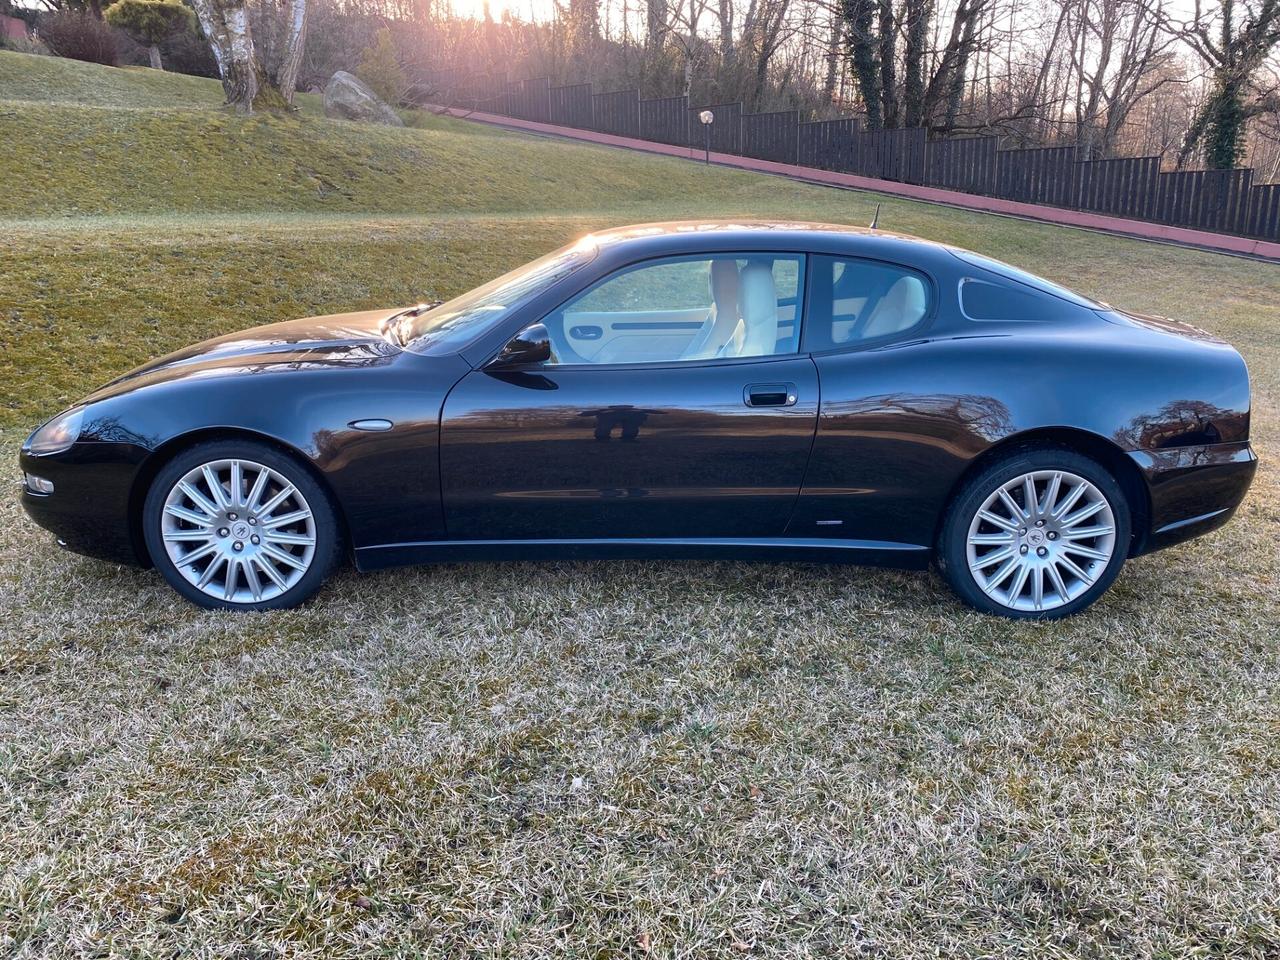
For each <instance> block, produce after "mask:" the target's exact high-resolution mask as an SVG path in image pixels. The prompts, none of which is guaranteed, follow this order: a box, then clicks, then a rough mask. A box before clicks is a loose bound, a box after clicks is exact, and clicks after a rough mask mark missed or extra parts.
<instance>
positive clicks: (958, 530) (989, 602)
mask: <svg viewBox="0 0 1280 960" xmlns="http://www.w3.org/2000/svg"><path fill="white" fill-rule="evenodd" d="M1035 471H1062V472H1065V473H1070V474H1075V475H1076V476H1078V477H1081V478H1083V479H1084V480H1087V481H1089V483H1091V484H1092V485H1093V486H1094V487H1095V488H1096V489H1097V491H1099V492H1100V493H1101V495H1102V497H1104V498H1105V500H1106V502H1107V505H1108V506H1109V507H1110V510H1111V515H1112V517H1113V519H1114V523H1113V524H1112V525H1113V526H1114V530H1115V533H1114V543H1113V545H1112V554H1111V557H1110V559H1109V560H1108V561H1107V562H1106V564H1105V566H1103V567H1102V569H1101V570H1097V569H1096V567H1097V566H1098V565H1101V564H1102V561H1101V560H1100V559H1099V560H1098V561H1096V563H1095V565H1094V568H1090V569H1089V570H1088V572H1089V573H1090V575H1091V578H1092V582H1091V584H1090V585H1088V586H1087V587H1086V588H1084V589H1083V590H1082V592H1080V593H1079V594H1078V595H1072V590H1071V589H1070V588H1069V589H1068V590H1067V591H1066V595H1067V596H1070V597H1071V599H1070V600H1069V601H1068V602H1065V603H1060V605H1058V606H1054V607H1052V608H1050V609H1045V610H1034V609H1033V610H1024V609H1017V608H1014V607H1012V606H1009V605H1007V604H1006V603H1004V602H1001V600H999V599H995V598H993V596H991V595H989V594H988V593H987V592H985V591H984V590H983V589H982V587H981V585H979V583H978V581H977V579H976V578H975V576H974V574H973V573H972V572H971V571H970V569H969V556H968V547H969V532H970V524H971V523H973V521H974V518H975V517H976V516H977V513H978V511H979V509H981V508H982V505H983V504H984V502H985V501H986V500H987V498H988V497H989V496H991V495H992V494H993V493H994V492H995V491H996V490H998V489H999V488H1000V487H1001V486H1003V485H1004V484H1006V483H1009V482H1010V481H1012V480H1015V479H1017V478H1018V477H1021V476H1023V475H1025V474H1029V473H1033V472H1035ZM1023 500H1024V501H1025V498H1023ZM1046 513H1047V511H1046ZM1050 522H1052V521H1050ZM1130 524H1131V520H1130V510H1129V504H1128V502H1127V500H1126V498H1125V495H1124V491H1123V490H1122V489H1121V487H1120V484H1119V483H1118V482H1117V481H1116V479H1115V477H1113V476H1112V475H1111V473H1110V471H1108V470H1107V469H1106V468H1105V467H1103V466H1102V465H1101V464H1099V463H1097V462H1096V461H1094V460H1092V459H1090V458H1089V457H1086V456H1084V455H1083V454H1080V453H1077V452H1076V451H1074V450H1068V449H1065V448H1055V447H1040V448H1030V449H1027V448H1023V449H1019V450H1015V451H1012V452H1010V453H1009V454H1008V455H1007V456H1005V457H1002V458H1001V459H999V460H997V461H995V462H993V463H991V464H990V465H989V466H987V467H986V468H985V469H983V470H981V471H980V472H979V473H977V474H976V475H974V476H973V477H971V478H970V479H969V480H968V481H967V482H966V483H965V484H964V486H963V487H962V488H961V489H960V491H959V492H958V493H957V494H956V495H955V497H954V498H953V499H952V501H951V503H950V505H949V506H948V509H947V514H946V517H945V519H944V520H943V524H942V531H941V533H940V535H939V537H938V545H937V552H936V554H935V556H936V562H937V566H938V569H939V572H940V573H941V574H942V576H943V578H944V579H945V580H946V581H947V583H948V584H950V586H951V588H952V589H953V590H954V591H955V592H956V594H957V595H958V596H959V597H960V599H961V600H963V601H964V602H965V603H967V604H968V605H969V606H971V607H973V608H974V609H976V610H980V611H982V612H983V613H991V614H996V615H997V616H1002V617H1009V618H1012V619H1017V620H1057V619H1060V618H1062V617H1069V616H1071V615H1072V614H1074V613H1079V612H1080V611H1081V610H1083V609H1085V608H1086V607H1088V606H1089V605H1091V604H1092V603H1094V602H1095V601H1096V600H1097V599H1098V598H1099V597H1101V596H1102V595H1103V594H1104V593H1106V592H1107V590H1108V589H1109V588H1110V586H1111V584H1112V583H1113V582H1114V581H1115V579H1116V577H1117V576H1118V575H1119V573H1120V568H1121V567H1122V566H1124V561H1125V558H1126V557H1127V556H1128V553H1129V544H1130V530H1131V526H1130ZM988 529H994V528H988ZM997 535H999V533H998V531H997ZM1009 536H1011V537H1012V538H1013V539H1014V544H1013V545H1012V547H1011V549H1018V550H1021V549H1022V547H1021V546H1019V544H1023V543H1024V540H1023V536H1022V535H1021V534H1020V533H1019V532H1016V531H1015V532H1012V533H1011V534H1009ZM1069 539H1070V538H1069V537H1067V536H1066V534H1065V533H1064V534H1063V535H1062V541H1061V544H1065V543H1066V542H1067V540H1069ZM1086 543H1088V541H1086ZM1044 546H1045V547H1046V548H1051V546H1052V545H1051V544H1047V543H1046V544H1044ZM979 549H981V548H979ZM988 549H993V550H994V549H997V548H995V547H992V548H988ZM1073 559H1076V558H1073ZM998 566H999V565H997V567H998ZM993 579H994V578H993ZM1074 585H1075V586H1076V587H1077V588H1079V587H1084V581H1074ZM996 592H997V593H999V592H1000V591H998V590H997V591H996ZM1005 592H1006V593H1009V592H1012V587H1010V588H1008V589H1007V590H1006V591H1005ZM1054 593H1055V599H1054V602H1055V603H1059V602H1060V598H1061V597H1062V595H1061V594H1059V593H1058V591H1057V590H1056V589H1055V591H1054ZM1023 602H1025V600H1024V601H1023Z"/></svg>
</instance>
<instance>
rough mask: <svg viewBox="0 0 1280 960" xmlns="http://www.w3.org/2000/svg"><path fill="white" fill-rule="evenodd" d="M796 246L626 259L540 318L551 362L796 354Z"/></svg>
mask: <svg viewBox="0 0 1280 960" xmlns="http://www.w3.org/2000/svg"><path fill="white" fill-rule="evenodd" d="M803 289H804V258H803V256H801V255H799V254H768V253H749V254H723V255H718V256H706V257H676V258H669V259H665V260H654V261H648V262H646V263H642V264H638V265H636V266H632V267H627V268H625V269H623V270H621V271H620V272H618V273H615V274H613V275H612V276H611V277H608V278H607V279H605V280H603V281H601V282H600V283H598V284H596V285H595V286H593V287H591V288H590V289H589V290H587V291H585V292H583V293H581V294H579V295H578V296H577V297H574V298H573V299H572V300H570V301H569V302H568V303H566V304H564V305H563V306H562V307H560V308H559V309H557V310H556V311H554V312H553V313H552V314H551V315H550V316H548V317H547V318H545V319H544V321H543V322H544V323H545V324H546V327H547V330H548V332H549V333H550V335H551V342H552V359H551V361H550V362H551V363H552V364H559V365H563V364H604V363H671V362H675V361H696V360H704V361H705V360H717V359H729V358H735V357H767V356H774V355H779V354H790V353H795V352H796V350H797V349H798V347H799V334H800V331H799V323H798V318H799V316H800V291H801V290H803Z"/></svg>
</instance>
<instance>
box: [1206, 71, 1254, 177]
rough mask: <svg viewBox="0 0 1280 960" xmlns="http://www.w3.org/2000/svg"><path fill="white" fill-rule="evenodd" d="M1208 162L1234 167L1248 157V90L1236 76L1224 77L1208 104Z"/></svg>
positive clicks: (1211, 166) (1211, 165)
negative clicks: (1245, 128)
mask: <svg viewBox="0 0 1280 960" xmlns="http://www.w3.org/2000/svg"><path fill="white" fill-rule="evenodd" d="M1204 113H1205V116H1206V123H1205V125H1204V165H1205V166H1206V167H1208V168H1209V169H1210V170H1230V169H1231V168H1232V167H1238V166H1240V163H1241V161H1243V159H1244V123H1245V110H1244V90H1243V84H1242V83H1241V82H1239V80H1238V79H1237V78H1235V77H1231V76H1225V75H1224V76H1220V77H1219V78H1218V82H1217V83H1216V84H1215V85H1214V92H1213V96H1212V97H1211V98H1210V99H1209V102H1208V103H1207V104H1206V105H1205V109H1204Z"/></svg>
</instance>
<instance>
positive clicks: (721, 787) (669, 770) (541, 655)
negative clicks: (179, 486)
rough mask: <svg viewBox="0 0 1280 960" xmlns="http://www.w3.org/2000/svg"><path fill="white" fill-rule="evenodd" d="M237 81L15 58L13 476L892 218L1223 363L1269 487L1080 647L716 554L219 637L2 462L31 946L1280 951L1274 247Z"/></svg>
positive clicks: (1151, 560)
mask: <svg viewBox="0 0 1280 960" xmlns="http://www.w3.org/2000/svg"><path fill="white" fill-rule="evenodd" d="M219 101H220V93H219V88H218V86H217V85H216V84H214V83H210V82H208V81H199V80H193V79H191V78H183V77H174V76H168V75H160V74H156V73H154V72H152V71H147V70H110V69H106V68H99V67H91V66H88V65H84V64H73V63H69V62H67V61H60V60H54V59H51V58H36V57H29V56H23V55H18V54H9V53H0V131H2V132H3V136H0V169H5V170H6V171H8V172H9V173H10V176H9V177H8V178H7V179H6V183H5V189H4V190H3V191H0V194H2V196H0V271H2V272H0V453H2V455H3V456H5V457H7V458H12V457H14V456H15V455H16V452H17V446H18V444H19V442H20V441H21V439H22V438H23V437H24V436H25V434H26V431H27V430H29V429H30V428H31V427H32V426H34V425H35V423H36V422H38V421H39V420H40V419H41V418H43V417H45V416H47V415H50V414H52V413H54V412H56V411H57V410H58V409H60V408H61V407H62V406H64V405H66V404H67V403H68V402H70V401H72V400H74V399H76V398H77V397H79V396H80V395H82V394H84V393H85V392H87V391H88V390H89V389H90V388H92V387H93V386H95V385H97V384H99V383H100V382H102V381H104V380H105V379H107V378H109V377H110V376H113V375H115V374H117V373H119V372H121V371H123V370H125V369H126V368H128V367H130V366H132V365H133V364H136V363H138V362H140V361H142V360H144V359H146V358H148V357H150V356H153V355H155V354H158V353H161V352H164V351H166V350H169V349H172V348H174V347H177V346H180V345H182V344H185V343H188V342H190V341H192V340H194V339H198V338H202V337H205V336H210V335H213V334H215V333H222V332H226V331H230V330H234V329H237V328H240V327H244V326H248V325H252V324H257V323H265V322H269V321H274V320H279V319H284V318H287V317H290V316H295V315H300V314H306V313H315V312H326V311H338V310H347V309H358V308H362V307H370V306H376V305H381V304H401V303H408V302H413V301H416V300H420V299H431V298H435V297H443V296H448V295H450V294H453V293H456V292H459V291H461V290H463V289H465V288H467V287H470V286H472V285H474V284H476V283H478V282H480V281H481V280H484V279H487V278H489V277H491V276H493V275H494V274H495V273H497V272H499V271H501V270H503V269H505V268H507V267H510V266H512V265H515V264H516V263H518V262H521V261H523V260H526V259H529V258H531V257H533V256H535V255H537V254H539V253H541V252H544V251H546V250H547V249H549V248H551V247H552V246H554V245H556V244H559V243H561V242H564V241H566V240H568V239H570V238H572V237H575V236H577V235H580V234H581V233H583V232H585V231H587V230H589V229H592V228H594V227H598V226H604V225H613V224H619V223H627V222H634V221H642V220H654V219H669V218H675V217H687V216H704V215H708V216H712V215H713V216H747V215H751V216H758V217H786V218H811V219H822V220H831V221H837V222H852V223H863V222H866V221H868V220H869V219H870V215H871V211H872V210H873V208H874V206H875V203H876V202H881V203H882V204H883V210H882V213H881V223H882V224H883V225H885V226H886V227H888V228H892V229H895V230H901V231H904V232H908V233H914V234H918V235H921V236H925V237H930V238H935V239H942V240H947V241H951V242H956V243H960V244H963V245H964V246H967V247H970V248H972V249H975V250H979V251H981V252H983V253H988V254H991V255H995V256H998V257H1001V258H1002V259H1006V260H1009V261H1012V262H1014V263H1016V264H1018V265H1020V266H1023V267H1027V268H1029V269H1031V270H1034V271H1036V272H1039V273H1043V274H1045V275H1046V276H1049V277H1052V278H1053V279H1056V280H1060V281H1063V282H1066V283H1068V284H1069V285H1072V286H1074V287H1076V288H1078V289H1080V290H1081V291H1083V292H1086V293H1090V294H1095V295H1099V296H1102V297H1103V298H1105V299H1107V300H1110V301H1111V302H1114V303H1116V304H1117V305H1120V306H1123V307H1128V308H1133V309H1139V310H1145V311H1149V312H1155V313H1165V314H1172V315H1175V316H1180V317H1184V318H1186V319H1189V320H1192V321H1194V322H1196V323H1198V324H1199V325H1201V326H1204V327H1206V328H1208V329H1210V330H1213V331H1214V332H1216V333H1219V334H1221V335H1223V336H1225V337H1227V338H1228V339H1230V340H1231V341H1232V342H1233V343H1234V344H1236V346H1237V347H1238V348H1239V349H1240V350H1241V351H1242V353H1244V355H1245V357H1246V359H1247V360H1248V361H1249V364H1250V369H1251V372H1252V376H1253V380H1254V391H1255V397H1254V401H1255V408H1254V438H1255V445H1256V448H1257V450H1258V452H1259V455H1260V456H1261V457H1262V466H1261V468H1260V471H1259V474H1258V479H1257V481H1256V483H1255V486H1254V490H1253V492H1252V494H1251V495H1250V498H1249V500H1248V501H1247V502H1246V504H1245V506H1244V507H1243V508H1242V511H1241V513H1240V515H1239V516H1238V518H1237V519H1236V521H1235V522H1234V523H1232V524H1231V525H1230V526H1228V527H1227V528H1226V529H1225V530H1223V531H1221V532H1219V533H1217V534H1215V535H1213V536H1211V537H1209V538H1206V539H1204V540H1201V541H1197V542H1194V543H1191V544H1187V545H1184V546H1181V547H1178V548H1175V549H1173V550H1170V551H1167V552H1164V553H1161V554H1157V555H1154V556H1151V557H1146V558H1142V559H1140V560H1137V561H1135V562H1133V563H1131V564H1129V566H1128V567H1127V568H1126V570H1125V572H1124V573H1123V574H1122V576H1121V577H1120V580H1119V581H1118V582H1117V584H1116V586H1115V588H1114V589H1113V590H1112V592H1111V593H1110V594H1109V595H1108V596H1107V597H1106V598H1105V599H1104V600H1103V601H1102V602H1100V603H1099V604H1098V605H1097V606H1096V607H1094V608H1093V609H1092V610H1090V611H1089V612H1087V613H1086V614H1084V615H1082V616H1080V617H1077V618H1075V619H1073V620H1070V621H1068V622H1066V623H1063V624H1058V625H1036V624H1014V623H1008V622H1004V621H998V620H994V619H989V618H984V617H981V616H978V615H976V614H973V613H971V612H969V611H967V610H966V609H965V608H963V607H961V606H960V605H959V604H958V603H957V602H956V601H954V600H953V599H952V598H951V596H950V595H949V594H948V593H947V591H946V590H945V588H944V587H943V586H942V584H941V582H940V581H939V580H938V579H937V578H936V577H935V576H933V575H918V574H906V573H894V572H878V571H868V570H860V569H857V568H850V567H827V566H802V565H780V566H769V565H758V566H757V565H738V564H705V563H683V564H675V563H672V564H623V563H613V564H609V563H597V564H587V563H583V564H560V565H541V566H533V565H492V566H484V565H455V566H445V567H439V568H425V569H413V570H396V571H388V572H385V573H379V574H375V575H369V576H359V577H357V576H355V575H354V574H350V573H347V574H343V575H340V576H339V577H338V578H337V579H336V580H335V582H334V583H333V584H332V585H331V586H330V587H329V588H328V589H326V590H325V591H324V592H323V593H322V594H321V596H320V597H319V598H318V599H317V600H316V601H315V602H313V603H312V604H310V605H308V606H307V607H305V608H304V609H302V610H300V611H295V612H287V613H273V614H265V615H255V616H235V615H230V614H220V613H209V612H202V611H198V610H196V609H195V608H193V607H189V606H187V605H185V604H183V603H181V602H180V601H178V600H177V599H176V597H175V595H174V594H172V592H171V591H170V590H169V589H168V588H167V587H166V586H164V584H163V583H162V581H161V579H160V578H159V576H158V575H156V574H154V573H153V572H146V571H138V570H133V569H127V568H120V567H114V566H110V565H106V564H101V563H97V562H94V561H90V560H86V559H81V558H78V557H76V556H74V555H70V554H66V553H63V552H60V551H58V550H57V548H56V547H55V546H54V545H53V543H52V542H51V540H50V539H49V537H48V536H46V535H45V534H44V533H43V532H42V531H39V530H38V529H37V528H35V527H34V526H33V525H32V524H30V523H29V522H28V521H26V519H25V517H24V516H23V515H22V513H21V510H20V508H19V506H18V503H17V498H16V495H15V494H16V490H17V487H16V484H10V485H8V486H7V487H6V490H5V492H4V493H3V494H0V610H3V611H4V616H3V618H2V619H0V955H4V956H10V955H12V956H17V957H47V956H89V955H91V956H107V955H119V956H131V957H132V956H137V957H152V956H176V955H188V954H191V955H198V956H207V957H228V958H232V957H234V958H257V957H268V956H277V955H284V956H290V957H311V956H351V957H356V956H359V957H369V956H384V955H385V956H400V957H407V956H417V955H423V956H470V955H473V954H474V955H480V956H492V957H546V956H550V955H564V956H572V957H602V956H636V957H641V956H646V955H648V956H689V955H693V956H699V957H701V956H731V957H741V956H777V957H781V956H787V957H797V956H799V957H804V956H812V957H820V956H821V957H828V956H832V955H846V956H860V955H868V956H893V957H898V956H920V957H926V956H948V957H951V956H979V955H983V956H985V955H1001V956H1018V957H1034V958H1044V957H1066V956H1072V957H1077V956H1085V957H1091V956H1108V955H1124V956H1135V955H1141V956H1159V957H1184V956H1186V957H1190V956H1204V957H1266V956H1276V955H1278V954H1280V550H1278V548H1277V543H1278V542H1280V468H1278V467H1277V466H1276V464H1277V462H1280V267H1277V266H1274V265H1264V264H1259V263H1254V262H1250V261H1246V260H1241V259H1233V258H1229V257H1224V256H1218V255H1212V254H1205V253H1198V252H1192V251H1185V250H1179V249H1176V248H1172V247H1164V246H1157V245H1153V244H1145V243H1141V242H1138V241H1132V240H1123V239H1118V238H1110V237H1103V236H1098V235H1094V234H1089V233H1084V232H1081V231H1074V230H1068V229H1062V228H1054V227H1049V226H1045V225H1038V224H1030V223H1024V222H1019V221H1014V220H1007V219H1002V218H996V217H990V216H983V215H979V214H976V213H969V212H962V211H956V210H950V209H946V208H941V207H930V206H927V205H923V204H914V203H908V202H904V201H900V200H894V199H886V198H878V197H874V196H872V195H869V194H859V193H853V192H842V191H834V190H827V189H822V188H818V187H812V186H805V185H799V184H793V183H789V182H787V181H783V180H779V179H774V178H768V177H764V176H758V175H753V174H747V173H742V172H735V171H727V170H721V169H715V168H711V169H706V168H703V167H701V166H699V165H697V164H693V163H688V162H685V161H681V160H674V159H667V158H660V157H648V156H639V155H632V154H627V153H624V152H619V151H612V150H608V149H605V148H597V147H590V146H585V145H576V144H566V143H560V142H555V141H549V140H543V139H538V138H533V137H527V136H519V135H514V134H505V133H500V132H496V131H493V130H489V129H484V128H480V127H478V126H474V125H468V124H465V123H461V122H454V121H442V120H438V119H435V118H415V120H414V123H415V126H414V127H413V128H411V129H406V130H381V129H379V130H370V129H367V128H364V127H360V126H357V125H351V124H341V123H333V122H329V121H326V120H324V119H323V118H321V117H319V116H318V110H317V109H316V107H315V104H314V103H309V104H307V105H306V106H305V109H304V110H303V111H302V115H301V116H299V117H295V118H277V117H257V118H253V119H251V120H248V121H245V120H239V119H236V118H234V117H232V116H230V115H228V114H225V113H223V112H222V111H221V110H220V109H219V108H218V103H219ZM1099 386H1100V388H1104V387H1105V385H1099ZM9 462H10V463H12V462H13V460H12V459H10V460H9ZM10 469H11V470H12V467H11V468H10Z"/></svg>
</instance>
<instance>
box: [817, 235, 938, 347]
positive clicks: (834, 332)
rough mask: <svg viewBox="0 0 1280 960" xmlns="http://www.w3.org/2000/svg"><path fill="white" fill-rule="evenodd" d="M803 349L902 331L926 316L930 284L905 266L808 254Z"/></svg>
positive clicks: (855, 342)
mask: <svg viewBox="0 0 1280 960" xmlns="http://www.w3.org/2000/svg"><path fill="white" fill-rule="evenodd" d="M810 269H811V270H812V272H813V276H812V278H811V279H810V284H809V313H808V317H807V320H806V329H807V333H806V334H805V348H806V349H808V350H814V351H822V350H839V349H840V348H842V347H853V346H857V345H859V344H861V343H863V342H867V341H880V340H882V339H883V338H886V337H893V336H897V335H901V334H905V333H907V332H908V331H910V330H913V329H915V328H916V327H918V326H920V325H921V324H922V323H923V322H924V319H925V317H927V316H928V315H929V307H930V290H931V287H930V284H929V282H928V281H927V280H926V279H925V277H924V276H923V275H922V274H919V273H916V272H915V271H914V270H910V269H908V268H906V267H899V266H896V265H894V264H890V263H880V262H878V261H874V260H853V259H846V258H841V257H814V258H812V265H811V266H810Z"/></svg>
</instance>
